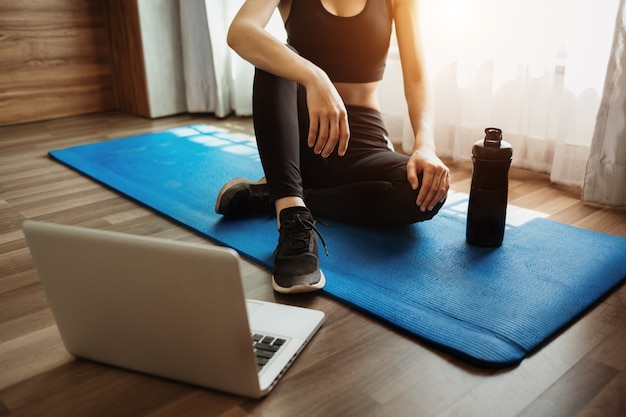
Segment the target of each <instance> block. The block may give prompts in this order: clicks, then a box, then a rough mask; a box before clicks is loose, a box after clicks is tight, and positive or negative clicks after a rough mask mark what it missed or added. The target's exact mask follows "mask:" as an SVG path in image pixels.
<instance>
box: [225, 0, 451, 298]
mask: <svg viewBox="0 0 626 417" xmlns="http://www.w3.org/2000/svg"><path fill="white" fill-rule="evenodd" d="M276 8H278V9H279V11H280V13H281V15H282V18H283V20H284V21H285V28H286V30H287V36H288V45H284V44H282V43H281V42H279V41H278V40H277V39H276V38H274V37H273V36H271V35H270V34H269V33H268V32H267V31H266V30H265V26H266V25H267V23H268V21H269V19H270V18H271V16H272V14H273V12H274V10H275V9H276ZM392 24H395V28H396V36H397V39H398V46H399V50H400V59H401V62H402V72H403V74H404V76H403V78H404V92H405V97H406V101H407V105H408V110H409V117H410V120H411V124H412V127H413V131H414V133H415V143H414V146H413V152H412V153H411V155H410V156H407V155H401V154H397V153H395V152H394V151H393V148H392V147H391V145H390V143H389V141H388V138H387V132H386V130H385V127H384V124H383V122H382V118H381V115H380V112H379V103H378V99H377V88H378V86H379V84H380V80H381V79H382V76H383V72H384V68H385V61H386V57H387V52H388V49H389V43H390V37H391V31H392ZM418 26H419V16H418V7H417V0H247V1H246V2H245V3H244V4H243V6H242V7H241V9H240V11H239V13H238V14H237V15H236V16H235V18H234V20H233V22H232V24H231V26H230V29H229V33H228V44H229V45H230V47H231V48H232V49H234V50H235V51H236V52H237V53H238V54H239V55H240V56H242V57H243V58H244V59H246V60H247V61H249V62H251V63H252V64H253V65H254V66H255V67H256V73H255V82H254V91H253V115H254V116H253V118H254V128H255V134H256V138H257V144H258V148H259V154H260V157H261V162H262V164H263V169H264V171H265V178H263V179H262V180H260V181H258V182H251V181H248V180H245V179H241V178H238V179H235V180H232V181H230V182H228V183H227V184H226V185H225V186H224V187H223V188H222V190H221V191H220V193H219V195H218V199H217V204H216V211H217V212H218V213H220V214H223V215H224V216H228V217H240V216H246V215H252V214H258V213H267V212H275V213H276V214H277V221H278V228H279V240H278V247H277V248H276V252H275V259H274V268H273V276H272V285H273V288H274V289H275V290H276V291H279V292H283V293H293V292H305V291H314V290H317V289H320V288H322V287H323V286H324V283H325V278H324V274H323V273H322V272H321V271H320V268H319V258H318V253H317V252H318V247H317V237H318V235H319V233H317V230H316V228H315V226H314V223H315V222H314V217H313V216H316V217H321V218H327V219H333V220H339V221H343V222H350V223H355V224H364V225H371V226H377V227H381V226H382V227H384V226H393V225H398V224H410V223H414V222H418V221H423V220H428V219H430V218H432V217H433V216H434V215H435V214H436V213H437V212H438V210H439V208H440V207H441V206H442V205H443V202H444V201H445V198H446V195H447V192H448V188H449V184H450V173H449V170H448V168H447V167H446V166H445V165H444V164H443V162H442V161H441V160H440V159H439V158H438V157H437V155H436V154H435V145H434V140H433V137H432V124H431V121H430V118H431V113H430V110H431V108H430V103H429V101H428V89H427V85H426V83H427V81H426V77H425V74H424V66H423V58H422V51H421V46H420V39H419V35H418V33H419V27H418ZM322 242H323V241H322ZM324 246H325V245H324Z"/></svg>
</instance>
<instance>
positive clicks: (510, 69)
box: [382, 0, 618, 185]
mask: <svg viewBox="0 0 626 417" xmlns="http://www.w3.org/2000/svg"><path fill="white" fill-rule="evenodd" d="M617 2H618V0H602V1H598V0H548V1H546V0H525V1H519V0H422V1H421V13H422V17H423V22H422V24H423V26H422V35H423V38H424V44H425V45H424V46H425V49H426V59H427V66H428V70H429V74H430V77H431V81H432V83H431V84H432V86H433V96H434V100H435V137H436V140H437V149H438V152H439V153H440V154H441V155H442V156H447V157H452V158H454V159H455V160H467V159H469V157H470V154H471V147H472V144H473V143H474V142H475V141H477V140H480V139H482V138H483V136H484V133H483V130H484V128H485V127H489V126H496V127H500V128H502V129H503V131H504V134H505V138H506V140H507V141H509V142H511V143H512V145H513V148H514V157H513V164H514V165H515V166H519V167H524V168H528V169H532V170H535V171H540V172H547V173H551V178H552V180H553V181H555V182H560V183H565V184H571V185H581V183H582V180H583V177H584V172H585V165H586V161H587V158H588V156H589V145H590V143H591V138H592V136H593V129H594V122H595V118H596V114H597V109H598V106H599V103H600V93H601V90H602V83H603V80H604V75H605V71H606V65H607V61H608V56H609V51H610V48H611V36H612V32H613V24H612V23H608V22H613V21H614V17H615V13H616V9H617ZM394 59H397V57H396V56H394V55H393V54H392V55H391V56H390V61H391V62H390V65H389V67H388V70H389V71H388V73H387V74H386V77H385V82H387V83H388V85H387V89H386V90H385V91H383V94H382V96H383V99H384V100H383V111H385V112H386V113H387V114H386V115H387V118H388V119H389V120H391V121H392V122H391V123H388V126H390V128H397V127H398V123H397V116H398V115H399V114H402V111H403V109H402V108H400V109H398V108H397V107H399V106H400V104H399V103H400V100H399V98H398V96H397V94H399V93H398V92H401V89H400V88H401V87H400V86H397V85H395V84H397V83H399V81H398V80H399V75H400V72H399V71H400V70H399V64H398V63H396V62H394V61H393V60H394ZM394 106H395V107H396V108H394ZM394 116H395V117H394ZM407 123H408V122H407V121H406V120H405V121H404V123H403V124H402V126H403V130H402V132H398V131H395V132H393V133H391V135H392V136H397V135H398V134H400V135H403V136H404V138H403V141H402V142H403V145H404V146H403V148H404V149H405V150H408V149H409V143H410V140H411V131H410V129H409V128H408V127H407Z"/></svg>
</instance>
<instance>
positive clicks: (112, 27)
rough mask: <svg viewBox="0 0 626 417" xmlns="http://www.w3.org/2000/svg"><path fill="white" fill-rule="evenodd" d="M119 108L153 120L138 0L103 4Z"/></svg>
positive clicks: (114, 1)
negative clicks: (151, 117)
mask: <svg viewBox="0 0 626 417" xmlns="http://www.w3.org/2000/svg"><path fill="white" fill-rule="evenodd" d="M104 3H105V5H106V7H105V9H106V14H107V19H108V28H109V33H108V35H109V42H110V45H111V49H110V53H111V55H110V56H111V68H112V74H113V84H114V91H115V101H116V107H117V108H118V109H120V110H123V111H126V112H129V113H133V114H137V115H140V116H144V117H150V116H151V112H150V103H149V96H148V85H147V80H146V68H145V61H144V52H143V41H142V36H141V26H140V23H139V21H140V19H139V8H138V4H137V1H136V0H104Z"/></svg>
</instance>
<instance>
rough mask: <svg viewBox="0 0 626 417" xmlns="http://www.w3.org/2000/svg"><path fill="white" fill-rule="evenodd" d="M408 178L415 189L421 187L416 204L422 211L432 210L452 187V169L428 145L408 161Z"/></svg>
mask: <svg viewBox="0 0 626 417" xmlns="http://www.w3.org/2000/svg"><path fill="white" fill-rule="evenodd" d="M406 168H407V179H408V181H409V183H410V184H411V187H412V188H413V189H414V190H417V189H418V187H420V178H419V175H420V174H421V177H422V178H421V183H422V184H421V188H420V191H419V193H418V195H417V200H416V204H417V205H418V206H419V207H420V210H421V211H422V212H424V211H426V210H428V211H430V210H432V209H433V208H434V207H435V205H436V204H437V203H442V202H443V201H444V200H445V198H446V195H447V194H448V190H449V188H450V170H449V169H448V167H447V166H446V165H445V164H444V163H443V162H442V161H441V159H439V157H438V156H437V155H436V154H435V151H434V150H433V149H432V148H431V147H428V146H423V147H421V148H418V149H417V150H415V151H414V152H413V153H412V154H411V156H410V157H409V162H408V163H407V166H406Z"/></svg>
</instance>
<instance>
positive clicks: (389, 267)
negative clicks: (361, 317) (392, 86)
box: [50, 125, 626, 368]
mask: <svg viewBox="0 0 626 417" xmlns="http://www.w3.org/2000/svg"><path fill="white" fill-rule="evenodd" d="M50 155H51V156H52V157H53V158H55V159H56V160H58V161H60V162H62V163H64V164H66V165H68V166H70V167H72V168H74V169H76V170H77V171H79V172H81V173H83V174H85V175H87V176H89V177H91V178H92V179H94V180H97V181H99V182H101V183H102V184H105V185H107V186H109V187H111V188H113V189H115V190H117V191H119V192H120V193H122V194H124V195H126V196H128V197H130V198H132V199H134V200H136V201H138V202H141V203H142V204H144V205H146V206H148V207H151V208H152V209H154V210H155V211H157V212H159V213H161V214H163V215H165V216H167V217H169V218H171V219H174V220H176V221H178V222H180V223H181V224H183V225H185V226H187V227H189V228H191V229H193V230H195V231H197V232H198V233H200V234H202V235H204V236H206V237H208V238H210V239H212V240H213V241H215V242H217V243H219V244H222V245H225V246H229V247H232V248H234V249H236V250H237V251H239V252H240V253H241V254H242V255H243V256H245V257H247V258H248V259H250V260H252V261H254V262H257V263H258V264H260V265H262V266H265V267H267V268H270V267H271V264H272V256H273V255H272V253H273V251H274V249H275V246H276V243H277V238H278V234H277V231H276V223H275V219H273V218H254V219H245V220H224V219H222V218H221V216H219V215H217V214H215V212H214V205H215V200H216V195H217V192H218V191H219V189H220V188H221V186H222V185H223V184H224V183H225V182H226V181H228V180H229V179H231V178H233V177H247V178H249V179H254V180H256V179H258V178H260V177H262V176H263V171H262V168H261V164H260V160H259V157H258V153H257V150H256V146H255V143H254V141H253V140H252V138H250V137H249V136H246V135H240V134H233V133H229V132H226V131H223V130H220V129H216V128H215V127H212V126H208V125H193V126H188V127H184V128H176V129H172V130H168V131H165V132H160V133H153V134H147V135H142V136H135V137H130V138H123V139H118V140H111V141H107V142H102V143H95V144H90V145H83V146H77V147H73V148H69V149H64V150H56V151H52V152H50ZM466 204H467V200H466V197H465V196H464V195H460V196H459V195H453V196H451V198H450V199H449V201H448V202H447V203H446V205H445V206H444V208H443V209H442V211H441V212H440V213H439V214H438V215H437V216H436V217H435V218H434V219H433V220H431V221H428V222H424V223H419V224H415V225H411V226H406V227H401V228H395V229H392V230H372V229H367V228H361V227H354V226H349V225H344V224H339V223H334V222H327V221H325V222H324V223H328V224H327V225H322V224H319V229H320V231H321V233H322V234H323V236H324V238H325V240H326V242H327V243H328V249H329V252H330V256H328V257H325V256H324V255H323V254H322V255H321V266H322V269H323V270H324V272H325V274H326V277H327V284H326V288H325V289H324V291H325V293H327V294H329V295H331V296H333V297H336V298H337V299H339V300H341V301H343V302H345V303H347V304H349V305H351V306H353V307H355V308H358V309H360V310H362V311H365V312H368V313H369V314H371V315H373V316H374V317H377V318H378V319H380V320H382V321H383V322H386V323H388V324H391V325H393V326H396V327H397V328H399V329H402V330H404V331H405V332H406V333H407V334H409V335H411V336H413V337H414V338H416V339H417V340H419V341H421V342H424V343H427V344H429V345H432V346H434V347H436V348H439V349H441V350H443V351H445V352H447V353H449V354H452V355H454V356H456V357H459V358H461V359H463V360H465V361H467V362H470V363H472V364H474V365H478V366H487V367H496V368H502V367H510V366H513V365H516V364H518V363H519V362H520V361H521V360H523V358H525V357H526V356H528V355H529V354H531V353H532V352H534V351H536V350H537V349H539V348H540V347H541V346H542V345H543V344H545V343H546V342H547V340H549V339H550V338H551V337H552V336H554V335H555V334H557V333H558V332H559V331H560V330H562V329H563V328H564V327H565V326H567V325H568V324H570V323H571V322H572V321H573V320H575V319H576V318H577V317H579V316H580V315H581V314H583V313H584V312H585V311H586V310H588V309H589V308H590V307H592V306H593V305H595V304H596V303H597V302H598V301H599V300H600V299H601V298H602V297H603V296H605V295H606V294H608V293H609V292H610V291H611V290H612V289H614V288H616V287H617V286H618V285H620V284H621V283H622V281H624V279H625V278H626V238H622V237H617V236H611V235H605V234H600V233H595V232H591V231H587V230H583V229H579V228H575V227H572V226H567V225H563V224H560V223H556V222H553V221H549V220H545V219H541V218H536V219H533V220H529V221H525V222H521V223H520V224H516V225H512V224H509V225H507V230H506V234H505V241H504V244H503V246H502V247H500V248H497V249H489V248H478V247H473V246H470V245H468V244H467V243H466V242H465V213H466ZM510 210H511V209H510Z"/></svg>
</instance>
